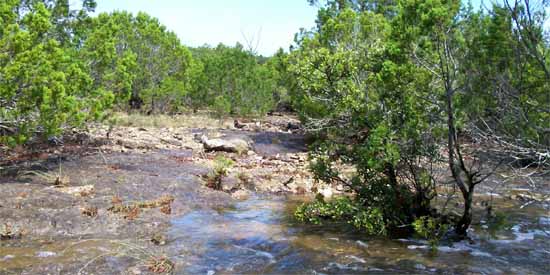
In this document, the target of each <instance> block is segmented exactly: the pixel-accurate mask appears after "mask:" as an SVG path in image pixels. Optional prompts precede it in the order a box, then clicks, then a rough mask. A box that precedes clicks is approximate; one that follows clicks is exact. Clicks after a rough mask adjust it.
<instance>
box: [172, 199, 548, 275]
mask: <svg viewBox="0 0 550 275" xmlns="http://www.w3.org/2000/svg"><path fill="white" fill-rule="evenodd" d="M295 205H296V202H295V201H294V200H292V199H289V200H285V199H282V198H280V199H273V198H271V199H268V198H261V197H255V198H252V199H250V200H248V201H245V202H241V203H238V204H237V205H236V206H235V207H234V208H232V209H227V210H220V211H196V212H192V213H190V214H188V215H185V216H182V217H180V218H177V219H175V220H174V221H173V226H172V229H171V231H170V232H169V236H170V238H171V241H172V242H173V245H175V247H178V248H179V249H180V252H181V254H180V256H179V259H178V261H180V260H181V261H183V262H184V266H185V267H184V270H185V271H186V272H189V273H203V274H205V273H206V274H208V273H210V274H233V273H255V274H265V273H302V274H350V273H351V274H353V273H365V272H373V273H377V272H380V273H382V272H384V273H386V272H387V273H405V272H408V273H410V272H412V273H441V272H443V273H463V272H473V273H484V274H489V273H490V274H495V273H519V274H526V273H527V274H528V273H535V274H544V273H550V267H549V266H548V263H547V262H548V261H547V259H548V258H550V247H549V246H550V236H549V235H548V229H549V222H548V221H549V217H548V216H547V215H546V212H547V211H545V210H544V209H540V207H539V208H536V206H533V208H532V209H533V210H529V209H522V212H518V213H514V212H510V211H509V212H508V213H507V219H508V222H509V223H510V224H513V226H511V227H504V228H503V229H502V230H499V231H498V232H497V233H496V234H491V232H489V231H488V230H487V226H483V225H480V226H475V227H474V228H472V232H471V233H472V234H471V235H472V236H473V240H471V241H463V242H458V243H443V244H442V245H441V246H440V247H438V251H437V252H435V253H434V252H433V251H432V250H431V249H430V248H429V247H428V246H427V245H426V243H425V242H423V241H420V240H415V239H400V240H388V239H383V238H369V237H368V236H365V235H363V234H361V233H360V232H356V231H354V230H353V228H350V227H349V226H346V225H324V226H305V225H301V224H299V223H296V222H294V221H293V220H292V217H291V211H292V209H294V206H295ZM541 210H542V211H541ZM541 213H542V215H541ZM493 233H494V232H493Z"/></svg>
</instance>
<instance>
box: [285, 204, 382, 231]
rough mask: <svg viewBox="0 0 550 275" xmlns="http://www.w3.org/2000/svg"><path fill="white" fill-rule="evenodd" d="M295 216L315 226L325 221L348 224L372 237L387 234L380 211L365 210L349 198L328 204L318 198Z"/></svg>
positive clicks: (304, 205) (372, 208)
mask: <svg viewBox="0 0 550 275" xmlns="http://www.w3.org/2000/svg"><path fill="white" fill-rule="evenodd" d="M295 216H296V218H298V220H300V221H304V222H309V223H314V224H321V223H322V222H323V221H324V220H336V221H343V222H348V223H350V224H352V225H354V226H355V227H357V228H359V229H362V230H365V231H366V232H367V233H368V234H371V235H385V234H386V233H387V231H386V224H385V221H384V216H383V214H382V212H381V211H380V209H378V208H374V207H371V208H369V207H367V208H365V207H364V206H362V205H360V204H358V203H357V202H356V201H354V200H352V199H350V198H348V197H339V198H336V199H334V200H332V201H328V202H325V201H324V200H323V198H322V197H318V198H317V199H316V200H315V201H314V202H312V203H304V204H302V205H300V206H299V207H298V208H297V209H296V211H295Z"/></svg>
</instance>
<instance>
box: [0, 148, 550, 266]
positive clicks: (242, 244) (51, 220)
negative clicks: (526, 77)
mask: <svg viewBox="0 0 550 275" xmlns="http://www.w3.org/2000/svg"><path fill="white" fill-rule="evenodd" d="M170 157H172V155H166V154H155V155H124V154H120V155H112V156H109V161H110V163H109V165H111V166H112V165H118V166H117V168H116V169H110V170H106V168H105V167H106V166H105V165H106V164H105V163H104V160H103V159H101V158H99V157H93V158H92V157H90V158H87V159H85V160H84V161H82V162H79V163H74V165H73V166H74V167H73V166H69V165H67V166H65V169H66V171H67V173H71V171H72V172H74V173H76V174H75V175H76V176H78V177H81V178H87V179H94V183H95V186H96V193H97V194H96V196H95V198H93V199H90V201H89V202H88V203H95V204H97V205H98V206H99V207H100V208H101V210H100V214H99V216H98V217H97V218H89V217H83V216H82V215H81V214H80V212H79V210H78V207H77V206H78V203H81V200H82V199H75V198H73V197H72V196H71V195H63V196H61V195H60V194H61V193H59V192H57V191H55V190H53V189H51V188H42V187H40V188H41V189H36V190H35V191H32V190H30V189H29V188H31V187H32V188H39V187H36V186H35V185H26V184H19V183H17V184H16V183H13V184H11V185H6V186H5V188H4V189H3V190H4V191H3V192H12V193H13V194H8V195H5V198H4V201H5V202H4V203H0V207H3V208H0V213H4V214H2V216H0V218H2V223H3V219H5V218H10V217H11V218H10V219H11V220H12V222H14V221H17V220H24V221H26V223H28V224H29V226H30V225H31V224H32V223H33V222H35V224H32V225H33V226H32V229H33V230H34V231H31V232H30V233H31V234H28V235H27V236H23V238H21V239H19V240H4V241H0V274H78V273H81V274H120V273H125V274H132V273H134V274H139V273H140V272H141V273H143V272H145V273H146V272H147V268H143V263H142V262H143V260H147V257H148V256H146V257H143V255H147V253H148V252H149V251H148V250H150V251H153V250H155V253H156V252H159V251H156V250H160V252H161V253H162V254H164V255H166V256H167V257H168V258H169V259H170V260H171V261H172V262H174V264H175V270H174V271H175V273H177V274H242V273H246V274H289V273H294V274H362V273H388V274H396V273H415V274H419V273H421V274H432V273H434V274H440V273H443V274H463V273H471V274H550V215H549V210H550V207H549V204H548V202H544V203H531V204H524V205H523V206H524V207H523V208H522V205H521V204H520V203H519V202H518V201H515V200H510V199H504V198H502V197H500V199H495V200H494V204H493V209H495V211H498V212H500V213H504V214H503V215H500V216H498V217H500V219H497V222H494V221H493V222H491V221H489V220H484V218H482V219H481V221H480V220H479V217H483V216H484V214H483V213H482V212H481V210H479V211H480V212H478V213H476V215H475V216H476V217H477V218H478V219H477V220H476V224H475V225H474V226H473V227H472V231H471V232H470V236H471V240H469V241H462V242H458V243H451V242H445V241H443V242H442V243H441V244H440V246H438V247H437V249H431V248H430V247H429V246H428V245H427V243H426V242H424V241H421V240H418V239H414V238H410V239H388V238H374V237H369V236H366V235H364V234H363V233H361V232H357V231H356V230H354V229H353V228H352V227H350V226H348V225H345V224H324V225H319V226H313V225H304V224H302V223H299V222H297V221H296V220H295V219H294V218H293V215H292V214H293V212H294V210H295V208H296V206H297V205H298V204H299V203H301V202H302V201H304V200H307V199H308V198H307V197H292V196H277V195H252V196H251V197H250V198H249V199H247V200H244V201H239V202H236V201H233V200H231V199H230V196H229V195H227V194H225V193H222V192H217V191H212V190H205V189H201V188H198V183H197V182H196V181H194V180H193V178H192V177H190V176H189V175H190V174H193V173H195V174H196V173H199V172H197V171H198V170H200V169H199V168H200V167H195V166H193V165H191V164H189V165H188V164H185V165H186V166H181V165H182V164H180V163H178V162H175V161H173V160H171V158H170ZM152 160H154V162H155V165H151V161H152ZM119 164H125V166H123V165H119ZM130 168H131V169H130ZM184 168H185V169H184ZM83 171H85V172H86V173H84V172H83ZM117 178H121V179H125V180H124V181H122V180H115V181H114V179H117ZM113 186H114V187H116V188H117V189H116V191H117V192H118V193H120V194H125V196H131V195H134V196H135V195H136V194H137V195H140V196H141V195H143V196H145V195H147V193H146V192H151V191H154V190H156V191H155V192H156V193H154V194H149V196H150V197H157V196H159V195H161V194H164V193H165V192H170V193H171V194H173V195H174V196H176V200H175V205H174V212H173V213H172V215H162V214H159V212H158V210H150V211H144V212H143V213H142V214H140V217H139V218H138V219H136V220H133V221H126V220H124V219H122V218H117V217H116V216H113V215H112V214H108V213H107V212H106V210H102V209H105V208H106V207H107V206H108V205H109V203H110V202H109V201H110V198H111V197H110V196H111V195H110V194H112V192H113V191H112V188H113ZM145 186H146V187H145ZM27 189H29V190H27ZM157 189H158V190H157ZM21 190H26V191H25V192H31V191H32V192H34V193H32V195H30V196H29V197H28V199H29V200H32V201H30V202H29V203H28V204H24V205H23V208H22V209H16V208H13V209H12V208H11V206H10V205H11V204H12V203H13V202H12V201H10V200H9V199H11V198H15V197H16V196H17V195H16V194H17V192H21ZM52 198H55V199H54V202H51V203H48V202H50V201H52ZM134 199H135V200H137V199H143V198H139V197H136V198H134ZM14 200H15V199H14ZM2 204H3V206H2ZM31 204H32V205H33V206H34V207H27V206H28V205H31ZM71 205H73V206H71ZM480 209H481V208H480ZM2 211H4V212H2ZM18 211H19V212H18ZM21 211H23V212H21ZM178 211H181V213H180V212H178ZM159 215H160V216H159ZM115 222H116V223H115ZM0 226H1V223H0ZM0 230H1V228H0ZM94 230H95V231H94ZM140 230H143V232H140ZM151 232H159V233H162V234H163V235H165V237H166V243H165V244H164V245H161V246H155V245H153V244H151V243H150V242H149V238H150V233H151ZM134 233H135V234H134ZM121 247H122V248H124V249H122V250H121ZM140 247H144V248H143V249H142V248H140ZM136 251H137V252H136ZM136 265H138V266H140V265H141V267H142V268H141V269H140V270H141V271H140V272H129V271H131V270H132V268H134V267H136ZM134 271H135V269H134ZM138 271H139V270H138Z"/></svg>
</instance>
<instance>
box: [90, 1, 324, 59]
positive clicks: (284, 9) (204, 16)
mask: <svg viewBox="0 0 550 275" xmlns="http://www.w3.org/2000/svg"><path fill="white" fill-rule="evenodd" d="M97 4H98V5H97V9H96V12H110V11H114V10H127V11H130V12H132V13H137V12H139V11H144V12H146V13H148V14H149V15H151V16H154V17H157V18H158V19H159V20H160V22H161V23H162V24H164V25H165V26H166V27H167V28H168V29H169V30H172V31H173V32H175V33H176V34H177V35H178V37H179V38H180V40H181V41H182V43H183V44H185V45H188V46H201V45H204V44H210V45H212V46H215V45H217V44H218V43H224V44H227V45H235V43H236V42H240V43H241V44H243V45H245V47H246V46H247V45H248V44H252V46H253V47H256V44H258V46H257V52H258V53H259V54H262V55H264V56H268V55H272V54H273V53H275V51H276V50H277V49H278V48H280V47H282V48H283V49H285V50H287V49H288V46H290V44H291V43H292V41H293V39H294V34H295V33H296V32H298V30H299V29H300V28H301V27H305V28H311V27H313V25H314V23H315V18H316V15H317V8H316V7H311V6H309V4H308V3H307V1H306V0H97ZM245 37H246V39H248V40H254V42H253V43H247V42H246V40H245Z"/></svg>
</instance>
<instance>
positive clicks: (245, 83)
mask: <svg viewBox="0 0 550 275" xmlns="http://www.w3.org/2000/svg"><path fill="white" fill-rule="evenodd" d="M194 57H195V58H196V60H197V63H198V64H197V65H196V67H195V71H194V75H193V77H192V80H191V81H192V82H193V83H194V84H193V89H192V90H191V92H190V95H189V97H190V101H191V104H192V106H193V107H194V108H195V109H197V108H200V107H208V106H213V107H214V109H215V111H216V112H217V111H218V107H220V105H219V104H218V103H220V101H221V99H220V97H222V98H225V100H226V101H228V102H229V106H230V107H229V113H230V114H236V115H263V114H265V113H266V112H267V111H269V110H271V109H272V108H273V106H274V101H273V100H274V99H273V94H274V92H275V90H276V74H275V72H274V70H273V69H271V68H270V67H269V66H267V65H265V64H260V63H259V61H258V58H257V57H256V56H254V55H253V54H251V53H249V52H247V51H245V50H244V49H243V47H242V46H241V45H240V44H237V45H236V46H235V47H227V46H224V45H221V44H220V45H218V46H217V47H216V48H209V47H201V48H197V49H194ZM224 105H225V104H224ZM224 107H225V106H224Z"/></svg>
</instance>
